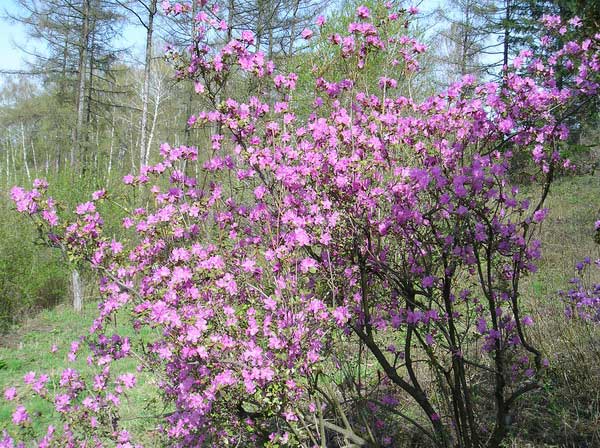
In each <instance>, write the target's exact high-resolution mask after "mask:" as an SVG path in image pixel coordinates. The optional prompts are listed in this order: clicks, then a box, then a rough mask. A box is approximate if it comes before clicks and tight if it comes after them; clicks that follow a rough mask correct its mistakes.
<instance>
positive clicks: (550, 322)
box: [509, 175, 600, 448]
mask: <svg viewBox="0 0 600 448" xmlns="http://www.w3.org/2000/svg"><path fill="white" fill-rule="evenodd" d="M547 207H549V209H550V214H549V215H548V218H547V219H546V221H545V222H544V224H543V226H542V229H541V233H540V238H541V240H542V249H543V256H542V260H541V262H540V263H539V272H538V273H537V274H536V275H534V276H532V277H530V278H528V279H527V280H526V282H525V283H524V285H523V289H522V294H523V296H522V299H523V301H524V303H525V304H526V306H527V307H528V308H529V310H530V312H531V314H532V315H533V317H534V320H535V321H536V325H535V326H534V327H533V332H532V334H531V337H532V339H533V342H534V345H535V346H537V347H539V348H540V349H541V350H542V351H543V353H544V355H545V356H546V357H547V358H548V359H549V361H550V367H549V369H548V372H547V377H546V380H545V386H544V388H543V389H542V390H540V391H538V392H535V393H533V394H531V395H529V396H528V397H527V398H526V399H524V400H522V401H521V403H520V406H519V409H518V412H517V413H516V415H515V426H516V427H517V431H516V432H517V433H518V435H516V436H515V439H514V440H513V441H512V444H511V445H509V446H514V447H542V446H544V447H574V448H575V447H577V448H584V447H585V448H587V447H594V446H600V326H599V325H598V324H594V323H586V322H581V321H577V322H575V321H569V320H567V319H566V317H565V314H564V307H563V305H562V303H561V301H560V299H559V298H558V297H557V294H556V291H557V290H560V289H566V288H567V287H568V281H569V279H571V278H572V277H574V276H575V268H574V266H575V264H576V263H577V262H578V261H581V260H582V259H583V258H584V257H586V256H589V257H590V258H592V259H597V258H600V246H599V245H597V244H595V243H594V241H593V234H594V222H595V221H596V220H598V219H600V175H595V176H593V175H588V176H579V177H571V178H563V179H559V180H558V181H557V182H556V183H555V184H554V185H553V186H552V190H551V192H550V196H549V198H548V202H547ZM598 273H599V271H598V270H596V273H595V280H596V281H600V275H598Z"/></svg>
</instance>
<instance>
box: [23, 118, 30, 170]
mask: <svg viewBox="0 0 600 448" xmlns="http://www.w3.org/2000/svg"><path fill="white" fill-rule="evenodd" d="M21 142H22V145H23V165H24V166H25V173H27V180H28V181H29V182H31V173H30V172H29V163H28V162H27V147H26V146H25V127H24V126H23V123H21Z"/></svg>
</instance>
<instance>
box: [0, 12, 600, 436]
mask: <svg viewBox="0 0 600 448" xmlns="http://www.w3.org/2000/svg"><path fill="white" fill-rule="evenodd" d="M165 7H166V9H167V11H168V12H171V13H174V14H184V13H186V12H187V11H188V10H189V8H187V7H185V6H182V5H179V4H178V5H174V6H173V5H171V4H170V3H168V2H165ZM414 13H416V11H415V10H414V9H411V10H410V11H404V10H394V8H393V7H392V5H390V4H388V5H385V6H383V5H382V6H381V7H378V8H377V9H376V10H369V8H366V7H364V6H361V7H359V8H358V10H357V11H356V21H355V22H353V23H351V24H350V26H349V27H348V32H347V33H346V34H344V35H340V34H335V35H333V36H328V37H323V38H324V39H326V41H327V42H329V44H330V45H332V46H333V48H334V50H335V51H334V53H335V54H337V55H338V56H339V57H341V59H342V61H343V62H344V63H345V64H347V70H346V71H345V72H344V73H348V74H349V75H348V77H346V78H343V79H328V78H326V74H321V73H319V71H318V68H316V67H315V68H314V70H313V72H312V73H313V75H314V76H313V77H314V80H313V81H314V89H315V90H314V92H315V93H314V98H312V101H313V104H312V109H311V111H310V112H309V113H308V114H306V116H303V115H301V114H300V113H297V112H296V111H297V110H300V106H301V98H300V99H298V98H295V96H294V94H295V89H296V84H297V82H298V75H297V74H295V73H282V72H279V71H277V69H276V67H275V64H274V63H273V62H272V61H268V60H266V59H265V56H264V54H263V53H262V52H260V51H256V50H255V49H254V36H253V35H252V33H251V32H244V33H242V34H241V35H240V36H238V37H236V38H234V39H233V40H231V41H230V42H228V43H226V44H225V45H223V46H221V47H219V48H216V47H211V46H209V45H207V44H205V43H204V39H206V38H207V36H209V35H211V36H213V35H214V34H215V33H223V34H226V32H227V29H228V25H227V24H226V23H225V22H224V21H222V20H220V19H218V18H217V17H218V11H217V10H216V9H213V10H211V11H204V12H200V13H199V14H198V15H197V17H196V18H195V20H196V22H197V28H198V33H197V39H198V42H197V43H196V45H194V46H193V48H192V49H191V53H190V55H189V56H188V57H186V56H185V55H178V54H175V53H172V54H171V56H172V57H173V59H174V60H175V62H176V63H177V64H178V66H177V76H179V77H181V78H183V77H185V78H190V79H192V80H193V82H194V83H195V86H196V92H198V93H199V94H202V95H206V96H207V98H208V99H209V100H210V101H211V102H212V104H214V109H213V110H209V111H204V112H200V113H198V114H196V115H194V116H192V117H190V119H189V122H188V124H189V125H190V126H198V127H203V126H205V127H207V128H209V129H211V130H212V133H213V135H212V137H211V146H210V147H209V148H200V149H198V148H195V147H185V146H181V147H171V146H169V145H168V144H163V145H162V146H161V150H160V153H161V157H162V160H161V161H160V162H159V163H157V164H156V165H152V166H147V167H144V168H143V169H142V170H141V172H140V173H139V174H137V175H128V176H126V177H125V178H124V179H123V180H124V183H125V184H128V185H130V186H131V188H132V189H138V190H144V191H146V192H147V193H148V195H149V200H148V201H147V203H146V205H145V206H144V207H140V208H136V209H134V210H131V212H130V214H129V216H128V217H127V218H125V219H124V221H123V226H124V227H125V228H126V229H129V232H130V234H129V236H128V237H127V238H124V239H123V240H122V241H115V240H113V239H112V238H110V237H109V236H108V235H105V234H104V233H103V220H102V217H101V216H100V214H99V212H98V211H97V205H98V203H100V202H102V201H107V200H108V201H111V200H114V198H111V196H110V194H109V193H108V192H106V191H104V190H101V191H98V192H96V193H94V195H93V197H92V200H91V201H90V202H87V203H84V204H81V205H79V206H78V207H77V208H76V210H75V213H74V215H73V216H72V217H70V218H63V217H59V213H57V210H56V204H55V202H54V201H53V200H52V199H51V198H49V197H47V195H46V189H47V185H46V184H45V183H44V182H43V181H37V182H36V184H34V188H33V190H31V191H25V190H23V189H21V188H18V187H16V188H14V189H13V191H12V196H13V199H14V200H15V202H16V204H17V209H18V210H19V211H20V212H22V213H25V214H27V215H29V216H31V217H32V218H33V219H34V220H35V221H36V222H37V223H38V225H39V226H40V227H41V228H42V229H43V230H44V232H46V234H47V235H48V241H49V242H50V244H52V245H54V246H56V247H60V248H61V249H62V250H64V251H66V252H68V253H70V254H72V255H73V256H76V257H79V258H81V259H84V260H86V261H87V262H89V263H90V264H91V266H92V267H93V268H94V269H96V270H97V271H98V273H99V275H100V291H101V293H102V296H103V299H102V302H101V303H100V304H99V315H98V318H97V319H96V320H95V322H94V324H93V326H92V328H91V336H90V337H89V338H88V343H89V344H90V347H91V349H92V355H91V356H90V358H89V362H90V363H94V364H96V365H97V366H98V367H99V369H100V372H101V373H99V374H98V375H97V376H96V377H94V378H92V379H89V380H88V379H85V380H84V379H83V378H82V377H81V375H80V374H78V373H77V372H75V371H71V370H67V371H65V372H63V374H62V376H61V378H60V380H59V384H58V386H57V388H56V390H55V392H53V393H52V394H51V393H50V392H49V391H47V390H46V388H45V383H46V382H47V380H48V379H47V377H44V380H42V376H40V377H37V376H36V375H32V376H31V377H29V378H27V379H26V381H25V383H26V385H27V388H26V389H24V390H23V393H26V392H27V391H28V390H30V391H31V392H32V393H35V394H39V395H41V396H49V397H50V395H52V397H51V398H50V399H52V400H53V401H54V403H55V408H56V411H57V412H58V413H59V414H60V415H61V416H62V419H63V421H64V427H63V428H62V430H61V431H58V430H55V429H54V428H49V429H48V433H47V434H46V435H45V436H43V439H42V440H41V441H40V442H39V443H38V445H39V446H90V445H94V446H104V445H105V444H106V445H109V446H113V445H115V444H116V446H119V447H130V446H134V445H132V444H133V443H134V442H133V441H132V436H131V435H130V434H129V433H128V432H127V431H126V430H124V429H123V428H122V426H121V421H120V419H119V410H118V407H119V397H120V395H121V394H122V393H123V391H124V390H125V389H127V388H129V387H134V386H135V383H136V378H135V376H134V375H133V374H131V375H122V376H120V377H118V378H116V379H113V380H111V373H110V364H111V362H112V361H113V360H115V359H120V358H123V357H129V356H135V357H136V358H137V359H139V360H140V369H145V370H146V371H148V372H150V373H151V374H152V375H153V376H154V377H155V378H156V381H157V383H158V386H159V387H160V389H161V390H162V392H163V394H164V399H165V401H166V402H167V403H169V404H170V405H171V406H172V408H173V412H169V413H168V414H166V415H164V417H163V418H162V421H161V423H160V424H161V428H162V429H163V431H164V433H165V434H166V436H167V437H168V440H169V442H168V443H169V444H170V445H172V446H180V447H196V446H219V447H222V446H269V447H276V446H351V445H352V446H398V443H399V441H400V440H403V437H406V434H407V427H414V428H416V429H417V431H418V432H419V433H420V437H422V442H423V443H425V439H428V442H427V443H431V444H433V445H436V446H499V444H500V443H501V441H502V440H503V439H504V437H505V436H506V434H507V431H508V422H509V420H510V419H509V415H510V414H509V413H510V409H511V407H512V406H513V405H514V404H515V402H516V401H517V400H518V399H519V398H520V397H521V396H522V395H523V394H524V393H526V392H528V391H530V390H532V389H535V388H536V387H538V378H539V374H540V371H541V369H542V368H543V366H544V360H543V359H542V354H541V353H540V352H539V351H538V350H537V349H536V348H535V347H533V346H532V344H531V343H530V341H529V339H528V337H527V331H526V330H527V327H528V326H529V325H532V324H533V321H532V319H531V317H529V316H526V315H522V313H521V310H520V297H519V284H520V281H521V279H522V278H523V276H525V275H528V274H529V273H532V272H535V270H536V266H535V262H536V260H537V259H538V258H539V257H540V243H539V241H537V240H536V239H535V233H534V231H535V228H536V225H537V224H539V223H540V222H541V221H543V219H544V217H545V216H546V214H547V209H545V208H544V199H545V197H546V195H547V194H548V190H549V188H550V184H551V182H552V178H553V175H554V172H555V170H556V169H558V167H560V166H561V165H564V166H568V162H567V161H564V160H562V159H561V157H560V154H559V151H558V142H559V141H561V140H564V139H566V137H567V134H568V130H567V127H566V126H565V125H564V124H563V123H562V119H563V118H564V117H565V116H567V115H568V114H569V112H570V110H571V109H572V108H573V107H580V106H581V103H582V98H585V97H589V96H593V95H595V94H597V93H598V76H597V72H598V69H599V68H600V60H599V57H598V40H599V39H598V36H596V37H595V38H590V39H585V40H583V41H581V42H575V41H572V42H569V43H568V44H567V45H565V46H564V48H562V49H560V50H559V51H558V52H557V53H554V54H552V56H551V57H550V58H549V59H547V60H542V59H539V58H535V57H534V56H533V55H532V54H531V53H528V52H523V53H522V54H521V56H520V57H519V58H518V59H517V60H516V61H515V67H514V68H507V69H506V72H505V76H504V79H503V83H502V84H497V83H491V82H490V83H485V84H478V83H477V81H476V80H475V79H474V78H473V77H470V76H467V77H465V78H463V79H462V80H460V81H458V82H456V83H455V84H453V85H452V86H451V87H450V88H449V89H448V90H447V91H444V92H442V93H440V94H438V95H436V96H433V97H431V98H428V99H426V100H425V101H423V102H416V101H414V100H412V99H411V98H408V97H404V96H401V95H398V94H396V93H394V91H395V89H396V88H397V87H398V85H399V83H400V82H401V81H402V80H401V79H400V77H401V76H403V74H406V73H409V72H413V71H416V70H418V55H419V54H420V53H422V52H423V51H424V50H425V48H424V46H423V45H422V44H421V43H419V42H417V41H416V40H414V39H412V38H411V37H409V36H406V35H402V34H397V33H394V34H390V33H388V30H389V29H392V28H390V27H391V25H392V24H393V23H394V22H396V21H398V20H401V21H406V20H409V18H410V15H411V14H414ZM545 20H546V21H547V22H548V26H549V28H556V29H557V30H558V31H560V30H561V29H562V27H563V26H566V25H565V24H563V23H562V22H561V21H560V19H559V18H546V19H545ZM317 23H318V26H322V25H323V23H324V19H322V18H318V19H317ZM394 29H402V28H401V27H400V28H398V27H396V28H394ZM316 31H317V30H305V31H304V32H303V33H302V35H303V38H304V39H316V36H315V35H316ZM545 40H546V42H550V41H551V37H547V38H545ZM336 52H337V53H336ZM375 55H376V56H377V57H375ZM382 58H383V59H384V60H385V61H386V64H385V66H386V67H393V68H394V69H393V70H386V72H387V73H386V74H385V76H383V75H382V76H381V78H380V79H379V80H378V82H377V84H376V86H377V87H376V88H370V89H369V90H363V89H362V86H366V85H370V84H369V83H368V82H366V81H365V80H364V79H363V73H364V72H365V70H366V68H367V67H369V68H370V69H372V68H373V67H370V66H369V64H370V62H371V61H373V60H377V61H381V59H382ZM378 63H379V62H378ZM557 66H561V67H566V68H567V69H568V70H570V71H571V73H573V80H574V82H573V84H572V85H570V86H569V87H564V86H563V87H560V88H559V87H557V84H556V82H555V81H554V79H553V75H554V73H555V68H556V67H557ZM389 72H393V73H395V74H396V76H397V77H393V76H391V75H390V73H389ZM229 76H238V77H245V78H254V79H256V80H257V82H256V84H257V85H258V86H259V87H258V88H259V89H261V94H260V95H257V96H252V97H250V98H249V99H248V100H246V101H243V100H240V99H235V98H229V99H226V100H222V98H223V96H222V95H223V88H224V86H225V85H226V82H227V78H228V77H229ZM215 130H216V131H215ZM514 148H519V150H521V151H527V152H529V153H530V156H531V158H532V160H533V161H534V162H535V164H536V166H537V167H538V169H539V174H538V178H539V181H540V185H541V187H542V188H541V194H540V197H539V199H538V200H537V201H536V202H533V203H531V202H529V201H527V200H524V199H523V198H522V197H521V196H520V195H519V191H518V189H517V188H515V187H513V186H511V185H510V182H509V181H508V176H507V170H508V166H509V163H510V160H511V157H512V152H511V150H512V149H514ZM194 164H198V165H200V167H199V172H200V175H199V176H192V175H191V174H190V173H191V172H192V171H193V170H190V166H193V165H194ZM118 310H121V311H127V312H128V313H129V314H130V315H131V325H132V326H133V328H134V329H136V331H140V330H141V329H142V328H146V327H150V328H154V329H156V330H157V331H154V332H151V333H150V334H151V335H154V336H148V335H147V334H146V336H145V339H144V340H143V343H144V350H143V351H135V350H133V349H132V344H131V342H130V341H129V340H128V339H126V338H122V337H121V336H119V335H114V336H109V335H107V334H106V332H107V331H108V324H109V322H110V319H111V317H112V316H113V315H114V313H116V312H117V311H118ZM5 395H6V398H8V399H10V400H17V401H18V399H19V396H21V392H19V393H17V391H16V390H15V389H10V390H8V391H7V392H6V393H5ZM490 403H493V405H491V404H490ZM407 407H410V410H408V411H407ZM30 419H31V417H30V416H29V415H28V414H27V410H26V409H25V408H24V407H22V405H18V407H17V408H16V411H15V414H14V416H13V421H14V423H15V425H16V426H17V427H20V428H22V430H21V436H23V437H29V435H28V433H27V431H26V429H27V427H28V425H29V422H30ZM13 437H15V435H12V436H11V435H9V434H8V433H6V434H5V435H4V439H3V441H1V442H0V446H1V447H11V446H13V444H14V443H15V442H13ZM31 437H33V436H31ZM165 443H167V442H165Z"/></svg>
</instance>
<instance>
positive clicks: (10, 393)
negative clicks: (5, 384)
mask: <svg viewBox="0 0 600 448" xmlns="http://www.w3.org/2000/svg"><path fill="white" fill-rule="evenodd" d="M4 398H5V399H6V400H7V401H13V400H14V399H15V398H17V389H15V388H14V387H9V388H8V389H6V390H5V391H4Z"/></svg>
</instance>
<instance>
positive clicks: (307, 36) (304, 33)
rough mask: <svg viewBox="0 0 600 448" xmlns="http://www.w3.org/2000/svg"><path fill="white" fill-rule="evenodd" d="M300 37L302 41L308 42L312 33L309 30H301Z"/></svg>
mask: <svg viewBox="0 0 600 448" xmlns="http://www.w3.org/2000/svg"><path fill="white" fill-rule="evenodd" d="M301 36H302V38H303V39H306V40H309V39H310V38H311V37H312V36H313V32H312V30H310V29H309V28H304V29H303V30H302V33H301Z"/></svg>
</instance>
